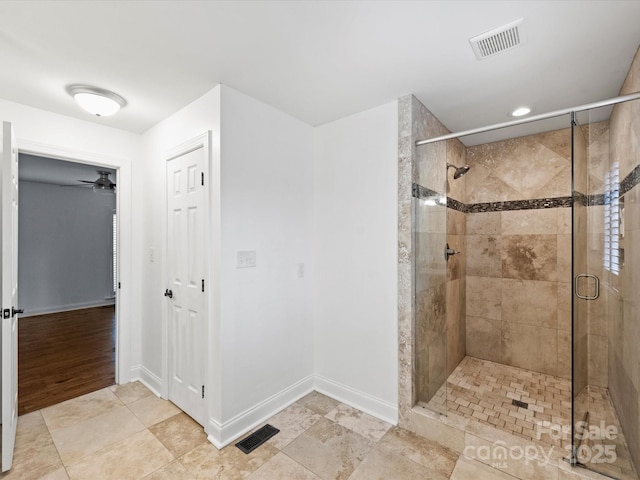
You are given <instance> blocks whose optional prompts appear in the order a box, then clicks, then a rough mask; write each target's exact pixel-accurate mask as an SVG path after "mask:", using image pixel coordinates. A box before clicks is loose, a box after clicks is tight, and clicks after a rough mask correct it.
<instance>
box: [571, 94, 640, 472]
mask: <svg viewBox="0 0 640 480" xmlns="http://www.w3.org/2000/svg"><path fill="white" fill-rule="evenodd" d="M639 118H640V101H639V100H634V101H630V102H625V103H620V104H617V105H615V106H613V107H602V108H598V109H592V110H590V111H588V112H582V113H580V114H578V115H577V116H576V118H575V120H576V121H575V122H574V126H573V275H574V291H573V322H572V323H573V325H572V327H573V386H572V387H573V391H572V396H573V402H572V403H573V419H572V432H571V433H572V447H573V448H572V461H573V462H574V463H578V464H580V465H582V466H585V467H587V468H588V469H590V470H593V471H596V472H598V473H602V474H605V475H608V476H610V477H613V478H618V479H624V480H637V479H638V475H637V467H638V463H639V462H640V419H639V415H638V412H639V411H640V400H639V397H640V395H639V390H640V375H639V374H638V371H639V370H638V365H640V353H639V349H638V344H639V342H640V315H639V310H638V308H637V305H638V300H637V298H638V297H637V292H638V289H639V288H640V285H639V283H640V282H639V277H638V271H639V269H640V261H639V260H640V251H639V250H640V249H639V248H638V247H639V246H640V235H639V232H640V230H639V228H640V222H639V221H638V218H640V209H639V208H638V204H639V202H638V200H639V199H640V187H639V186H638V184H639V183H640V159H639V158H638V155H637V145H638V144H639V140H640V131H639V129H638V126H637V125H638V123H637V122H638V119H639Z"/></svg>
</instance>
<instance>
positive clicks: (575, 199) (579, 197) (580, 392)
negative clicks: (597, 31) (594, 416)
mask: <svg viewBox="0 0 640 480" xmlns="http://www.w3.org/2000/svg"><path fill="white" fill-rule="evenodd" d="M581 120H582V118H577V116H574V118H573V119H572V128H571V140H572V205H571V209H572V212H571V213H572V234H573V238H572V278H573V287H572V288H573V296H572V339H573V340H572V349H573V363H572V388H571V391H572V404H573V407H572V418H571V438H572V446H573V449H572V455H571V462H572V463H574V464H575V463H576V462H577V457H576V454H577V451H578V449H579V448H580V443H581V435H580V434H579V432H578V431H577V429H576V426H577V425H579V424H578V422H588V412H589V405H588V403H589V388H588V364H589V343H588V333H589V319H588V300H587V299H588V298H590V297H592V296H594V293H595V285H594V284H593V280H592V279H591V278H590V277H585V276H583V275H587V274H588V261H587V255H588V249H587V240H588V230H587V221H588V217H587V213H588V212H587V206H588V166H589V165H588V148H587V146H588V143H587V138H586V136H585V131H584V128H585V127H582V126H581V125H580V123H579V122H580V121H581ZM582 123H585V124H586V125H587V127H588V122H584V121H583V122H582Z"/></svg>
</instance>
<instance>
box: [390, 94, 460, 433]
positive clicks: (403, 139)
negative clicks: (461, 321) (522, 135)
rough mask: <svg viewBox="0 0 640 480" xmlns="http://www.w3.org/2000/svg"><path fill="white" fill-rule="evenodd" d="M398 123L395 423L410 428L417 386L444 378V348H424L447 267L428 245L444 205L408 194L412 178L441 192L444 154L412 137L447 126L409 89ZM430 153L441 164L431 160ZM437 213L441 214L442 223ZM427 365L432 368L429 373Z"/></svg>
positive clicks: (435, 239) (439, 236)
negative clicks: (428, 203)
mask: <svg viewBox="0 0 640 480" xmlns="http://www.w3.org/2000/svg"><path fill="white" fill-rule="evenodd" d="M398 128H399V132H398V339H399V344H398V360H399V361H398V364H399V371H398V377H399V403H400V405H399V407H400V409H399V410H400V411H399V417H400V418H399V423H400V425H402V426H404V427H406V428H410V429H411V428H413V426H412V418H413V417H412V413H411V409H412V408H413V406H414V405H415V404H416V402H417V401H418V399H419V397H420V396H421V392H422V394H424V393H425V392H428V389H429V388H432V387H430V385H435V384H437V382H438V380H439V378H437V377H442V375H444V378H446V363H443V362H442V359H443V358H445V355H444V354H443V350H442V349H440V350H438V348H437V346H433V348H429V340H428V338H427V336H426V332H427V331H428V330H429V329H430V328H435V327H437V324H438V322H440V321H442V323H444V324H446V317H445V318H444V319H443V320H442V316H441V315H438V314H437V312H436V313H434V309H435V310H437V308H431V306H433V307H437V306H438V305H439V304H444V303H445V302H446V295H445V296H443V294H444V292H445V290H446V288H445V282H446V270H445V269H444V265H443V262H442V260H440V259H441V258H442V256H441V255H442V252H443V251H442V250H440V249H437V251H436V249H435V247H433V246H435V245H437V244H442V243H443V242H445V241H446V227H445V225H446V220H444V219H446V211H445V209H444V207H439V208H440V209H441V212H442V213H440V212H438V211H437V208H438V207H437V206H436V208H428V209H423V208H418V207H419V205H418V204H417V203H414V201H415V199H413V198H412V194H411V191H412V183H413V182H416V183H420V184H421V185H423V186H424V187H427V188H430V189H431V190H435V191H438V192H442V193H444V188H445V172H444V170H445V166H444V163H445V162H446V158H445V156H444V155H443V154H442V153H440V152H438V151H436V152H435V154H434V152H432V151H431V148H425V147H419V148H416V147H415V142H416V141H417V140H422V139H425V138H429V137H435V136H438V135H443V134H445V133H448V131H447V130H446V129H445V128H444V126H442V124H441V123H440V122H439V121H438V120H437V119H436V117H435V116H433V114H431V112H429V110H427V109H426V108H425V107H424V105H422V104H421V103H420V102H419V101H418V100H417V99H416V98H415V97H414V96H413V95H408V96H405V97H402V98H400V99H399V100H398ZM434 148H439V147H438V146H434ZM443 151H444V152H446V149H443ZM445 154H446V153H445ZM434 155H435V158H438V159H439V160H438V162H440V163H442V165H441V166H442V168H434V165H433V164H430V161H431V160H430V159H431V158H433V157H434ZM430 171H432V173H433V174H432V175H429V172H430ZM434 216H435V219H434ZM414 217H415V225H414V223H413V222H414ZM437 219H443V220H442V223H440V221H439V220H437ZM427 225H428V226H427ZM414 229H416V231H415V234H414ZM431 248H433V249H431ZM436 254H437V255H436ZM414 259H415V261H414ZM439 262H442V265H443V266H442V267H441V266H440V265H439ZM441 272H442V273H441ZM438 282H440V283H441V285H442V288H440V289H439V288H438V287H436V285H437V283H438ZM432 287H433V288H432ZM429 322H430V323H429ZM430 356H431V358H430ZM438 363H440V365H438ZM430 370H431V371H433V372H435V374H434V375H432V376H431V377H430V375H429V372H430ZM442 381H443V380H442Z"/></svg>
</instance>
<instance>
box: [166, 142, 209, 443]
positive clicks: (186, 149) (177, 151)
mask: <svg viewBox="0 0 640 480" xmlns="http://www.w3.org/2000/svg"><path fill="white" fill-rule="evenodd" d="M211 139H212V133H211V131H207V132H205V133H202V134H200V135H198V136H197V137H194V138H192V139H190V140H187V141H186V142H184V143H182V144H180V145H178V146H177V147H174V148H172V149H171V150H169V151H167V152H166V153H165V154H164V156H163V167H164V172H165V173H164V180H165V183H164V192H165V195H164V197H165V198H164V214H163V222H162V236H163V240H162V262H163V266H164V279H163V283H164V285H165V286H168V285H169V274H170V272H169V262H168V250H169V247H168V233H169V232H168V217H167V215H168V209H169V199H168V198H167V193H166V192H167V184H168V183H167V182H168V181H169V179H168V178H167V173H166V172H167V165H168V162H169V161H171V160H173V159H174V158H177V157H180V156H182V155H185V154H187V153H190V152H193V151H195V150H198V149H200V148H202V149H203V153H204V163H203V171H204V172H203V173H204V180H205V189H204V192H203V235H204V245H205V248H204V259H203V261H204V262H205V268H204V273H203V275H204V279H205V293H204V295H205V296H204V315H205V318H206V319H207V322H206V324H205V326H206V333H205V335H203V346H204V352H203V357H204V358H206V359H207V362H206V364H205V366H204V370H203V381H204V382H205V386H206V387H207V389H209V390H211V389H212V388H211V387H212V385H211V382H210V381H209V380H210V374H211V371H212V368H211V367H210V361H209V359H210V358H211V351H212V345H211V343H210V341H209V339H210V337H211V330H212V321H211V305H215V304H216V302H215V299H214V298H212V293H211V292H212V280H213V278H214V275H213V268H212V255H211V250H212V244H211V241H212V235H211V219H210V212H211V210H210V201H211V185H212V184H211V181H210V175H209V172H210V168H211ZM158 298H162V302H163V308H162V391H161V392H160V393H161V396H162V398H164V399H166V400H169V382H170V378H169V358H170V351H169V349H170V343H171V342H169V308H170V306H169V304H168V303H167V301H166V298H165V297H163V296H162V292H160V291H159V292H158ZM210 398H211V397H210V393H209V394H207V395H206V396H205V410H206V411H205V418H206V421H205V424H204V425H203V427H204V428H205V430H206V429H207V424H208V423H209V422H208V421H207V420H208V419H209V417H210V413H211V401H210Z"/></svg>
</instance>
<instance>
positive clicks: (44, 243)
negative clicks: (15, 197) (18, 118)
mask: <svg viewBox="0 0 640 480" xmlns="http://www.w3.org/2000/svg"><path fill="white" fill-rule="evenodd" d="M115 207H116V197H115V195H98V194H96V193H94V192H93V191H92V190H91V189H90V188H60V187H59V186H57V185H50V184H45V183H36V182H25V181H20V209H19V222H18V226H19V228H18V230H19V234H18V245H19V247H18V251H19V257H18V259H19V262H18V281H19V285H18V290H19V292H20V308H23V309H24V310H25V315H36V314H41V313H51V312H60V311H64V310H70V309H74V308H85V307H92V306H98V305H109V304H113V303H114V300H113V298H112V296H113V295H112V276H111V271H112V259H113V250H112V248H113V245H112V234H113V232H112V215H113V211H114V209H115Z"/></svg>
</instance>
